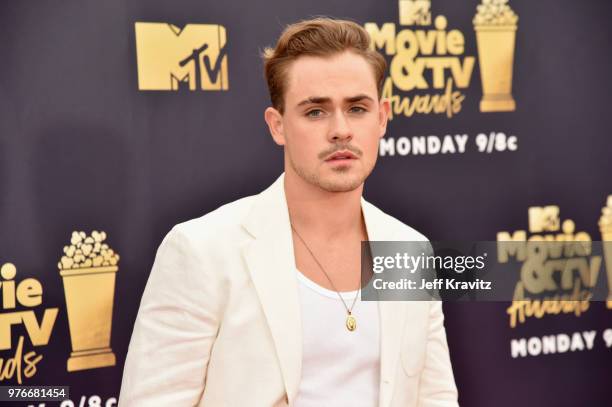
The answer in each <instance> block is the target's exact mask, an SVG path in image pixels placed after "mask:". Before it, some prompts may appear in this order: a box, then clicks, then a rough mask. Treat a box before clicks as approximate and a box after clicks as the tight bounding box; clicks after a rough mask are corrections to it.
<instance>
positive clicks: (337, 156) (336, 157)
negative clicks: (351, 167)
mask: <svg viewBox="0 0 612 407" xmlns="http://www.w3.org/2000/svg"><path fill="white" fill-rule="evenodd" d="M356 158H357V156H355V154H353V153H351V152H350V151H348V150H343V151H336V152H335V153H333V154H332V155H330V156H329V157H327V158H326V159H325V161H331V162H335V161H345V160H354V159H356Z"/></svg>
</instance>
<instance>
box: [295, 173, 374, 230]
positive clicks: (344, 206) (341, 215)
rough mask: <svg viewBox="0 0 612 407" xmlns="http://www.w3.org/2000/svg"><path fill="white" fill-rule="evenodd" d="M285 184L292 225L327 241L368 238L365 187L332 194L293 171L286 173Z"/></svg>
mask: <svg viewBox="0 0 612 407" xmlns="http://www.w3.org/2000/svg"><path fill="white" fill-rule="evenodd" d="M284 184H285V185H284V187H285V196H286V198H287V206H288V208H289V215H290V217H291V223H292V224H293V226H294V227H295V228H296V229H297V230H298V232H300V233H301V234H307V235H310V236H317V238H318V239H320V240H323V241H332V240H336V239H343V238H347V237H357V236H358V237H359V238H360V239H367V233H366V229H365V224H364V221H363V218H362V214H361V195H362V193H363V184H362V185H360V186H359V187H358V188H356V189H354V190H353V191H349V192H329V191H325V190H323V189H321V188H320V187H318V186H316V185H313V184H311V183H309V182H307V181H305V180H304V179H303V178H302V177H300V176H299V175H297V174H296V173H294V172H292V171H287V172H285V183H284Z"/></svg>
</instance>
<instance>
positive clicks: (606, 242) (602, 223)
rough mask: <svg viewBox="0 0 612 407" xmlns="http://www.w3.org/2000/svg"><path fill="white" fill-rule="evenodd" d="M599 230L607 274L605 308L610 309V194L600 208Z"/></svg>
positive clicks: (611, 201)
mask: <svg viewBox="0 0 612 407" xmlns="http://www.w3.org/2000/svg"><path fill="white" fill-rule="evenodd" d="M599 230H600V231H601V240H602V242H601V245H602V246H603V254H604V259H605V262H606V274H607V275H608V300H607V301H606V305H607V308H609V309H612V195H608V201H607V204H606V206H604V207H603V209H602V210H601V218H599Z"/></svg>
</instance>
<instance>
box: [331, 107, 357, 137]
mask: <svg viewBox="0 0 612 407" xmlns="http://www.w3.org/2000/svg"><path fill="white" fill-rule="evenodd" d="M352 138H353V132H352V130H351V126H350V124H349V122H348V119H347V117H346V115H345V114H344V113H343V112H339V113H336V114H334V116H333V118H332V120H331V124H330V129H329V133H328V139H329V141H330V142H338V141H350V140H351V139H352Z"/></svg>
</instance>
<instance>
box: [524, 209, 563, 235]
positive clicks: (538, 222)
mask: <svg viewBox="0 0 612 407" xmlns="http://www.w3.org/2000/svg"><path fill="white" fill-rule="evenodd" d="M528 216H529V232H531V233H541V232H556V231H558V230H559V226H560V218H559V207H558V206H556V205H549V206H532V207H530V208H529V209H528Z"/></svg>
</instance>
